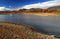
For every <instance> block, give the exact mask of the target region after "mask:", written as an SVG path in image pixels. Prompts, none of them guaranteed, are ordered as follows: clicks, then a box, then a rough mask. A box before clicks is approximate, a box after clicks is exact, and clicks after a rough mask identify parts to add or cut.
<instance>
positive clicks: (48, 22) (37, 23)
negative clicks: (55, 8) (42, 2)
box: [0, 14, 60, 35]
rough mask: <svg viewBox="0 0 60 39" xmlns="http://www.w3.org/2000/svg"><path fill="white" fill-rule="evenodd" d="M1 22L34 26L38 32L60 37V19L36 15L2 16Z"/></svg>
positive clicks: (0, 16) (0, 17)
mask: <svg viewBox="0 0 60 39" xmlns="http://www.w3.org/2000/svg"><path fill="white" fill-rule="evenodd" d="M0 21H7V22H16V23H24V24H27V25H32V27H33V28H34V29H36V30H37V31H41V32H44V33H49V34H54V35H59V34H60V17H47V16H35V15H24V14H14V15H11V14H10V15H0Z"/></svg>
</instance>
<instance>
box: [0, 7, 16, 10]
mask: <svg viewBox="0 0 60 39" xmlns="http://www.w3.org/2000/svg"><path fill="white" fill-rule="evenodd" d="M14 10H16V9H11V8H6V7H0V11H14Z"/></svg>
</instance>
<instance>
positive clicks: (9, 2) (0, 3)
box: [0, 0, 49, 8]
mask: <svg viewBox="0 0 60 39" xmlns="http://www.w3.org/2000/svg"><path fill="white" fill-rule="evenodd" d="M46 1H49V0H0V7H7V8H17V7H21V6H24V5H28V4H34V3H39V2H40V3H42V2H46Z"/></svg>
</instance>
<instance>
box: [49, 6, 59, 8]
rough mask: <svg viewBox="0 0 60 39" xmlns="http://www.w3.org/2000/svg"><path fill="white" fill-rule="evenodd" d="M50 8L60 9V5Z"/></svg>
mask: <svg viewBox="0 0 60 39" xmlns="http://www.w3.org/2000/svg"><path fill="white" fill-rule="evenodd" d="M48 9H60V6H52V7H49V8H48Z"/></svg>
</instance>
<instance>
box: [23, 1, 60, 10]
mask: <svg viewBox="0 0 60 39" xmlns="http://www.w3.org/2000/svg"><path fill="white" fill-rule="evenodd" d="M58 5H60V0H51V1H47V2H43V3H35V4H29V5H25V6H23V7H22V8H26V9H30V8H42V9H46V8H49V7H52V6H58Z"/></svg>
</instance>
